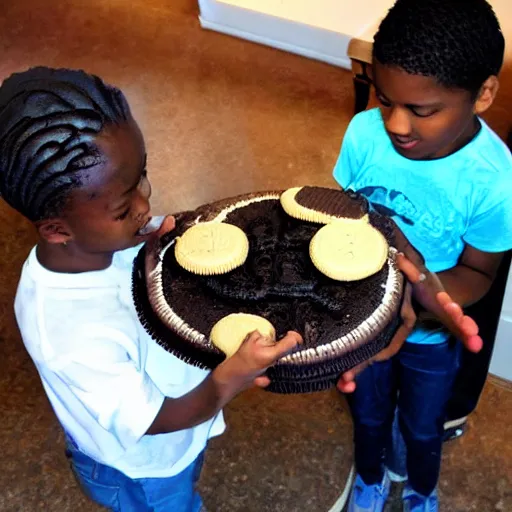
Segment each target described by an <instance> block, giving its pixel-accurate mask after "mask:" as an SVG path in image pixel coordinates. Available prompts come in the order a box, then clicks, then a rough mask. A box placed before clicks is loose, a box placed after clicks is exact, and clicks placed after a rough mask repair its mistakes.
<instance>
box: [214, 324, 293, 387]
mask: <svg viewBox="0 0 512 512" xmlns="http://www.w3.org/2000/svg"><path fill="white" fill-rule="evenodd" d="M300 343H302V337H301V336H300V334H299V333H297V332H294V331H290V332H288V333H287V334H286V336H285V337H284V338H282V339H281V340H280V341H277V342H275V341H273V340H272V339H270V338H268V337H266V336H262V335H261V334H260V333H259V332H257V331H255V332H253V333H251V334H249V335H248V336H247V338H245V340H244V342H243V343H242V345H241V346H240V348H239V349H238V351H237V352H236V353H235V354H234V355H233V356H232V357H230V358H229V359H226V360H225V361H224V362H223V363H222V364H221V365H219V367H218V368H217V369H216V370H214V374H216V375H215V377H216V381H217V383H218V384H220V385H222V386H229V387H230V388H232V392H233V393H234V394H236V393H238V392H240V391H242V390H243V389H246V388H248V387H250V386H251V385H253V384H254V385H256V386H259V387H266V386H268V385H269V384H270V380H269V378H268V377H267V376H265V375H263V374H264V373H265V370H266V369H267V368H268V367H269V366H272V365H273V364H274V363H275V362H277V361H278V360H279V359H281V357H284V356H286V355H287V354H290V353H291V352H293V350H294V349H295V348H296V347H297V345H298V344H300Z"/></svg>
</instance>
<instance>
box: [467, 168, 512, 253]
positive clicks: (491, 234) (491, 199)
mask: <svg viewBox="0 0 512 512" xmlns="http://www.w3.org/2000/svg"><path fill="white" fill-rule="evenodd" d="M480 198H481V199H480V201H479V203H478V205H477V206H476V208H475V209H474V213H473V215H472V217H471V219H470V221H469V224H468V228H467V230H466V233H465V235H464V241H465V242H466V243H467V244H469V245H471V246H472V247H474V248H475V249H478V250H479V251H484V252H505V251H508V250H510V249H512V176H510V177H509V179H501V180H495V181H494V182H493V183H492V186H490V185H488V186H483V187H481V188H480Z"/></svg>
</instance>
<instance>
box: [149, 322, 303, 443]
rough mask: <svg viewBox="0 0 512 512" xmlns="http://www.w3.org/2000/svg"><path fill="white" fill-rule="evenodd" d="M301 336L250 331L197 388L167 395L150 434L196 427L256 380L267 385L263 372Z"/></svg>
mask: <svg viewBox="0 0 512 512" xmlns="http://www.w3.org/2000/svg"><path fill="white" fill-rule="evenodd" d="M301 341H302V340H301V337H300V335H299V334H297V333H295V332H289V333H288V334H287V335H286V336H285V337H284V338H283V339H282V340H281V341H279V342H277V343H274V342H272V341H271V340H269V339H268V338H265V337H262V336H261V335H259V334H258V333H257V332H253V333H252V334H250V335H249V336H248V337H247V338H246V340H245V341H244V343H243V344H242V346H241V347H240V349H239V350H238V352H237V353H236V354H235V355H234V356H232V357H230V358H229V359H226V360H225V361H224V362H223V363H221V364H220V365H219V366H218V367H217V368H216V369H215V370H213V372H212V373H211V374H210V375H209V376H208V377H207V378H206V379H205V380H204V381H203V382H202V383H201V384H200V385H199V386H197V387H196V388H195V389H193V390H192V391H190V393H187V394H186V395H184V396H182V397H180V398H165V399H164V402H163V404H162V407H161V409H160V411H159V413H158V414H157V416H156V418H155V420H154V421H153V423H152V425H151V426H150V427H149V429H148V431H147V432H146V434H149V435H152V434H163V433H167V432H175V431H178V430H183V429H187V428H191V427H194V426H196V425H199V424H200V423H203V422H204V421H206V420H208V419H210V418H211V417H212V416H214V415H215V414H217V413H218V412H219V411H220V410H221V409H222V408H223V407H224V406H225V405H226V404H227V403H228V402H229V401H230V400H231V399H232V398H234V397H235V396H236V395H237V394H238V393H240V392H241V391H243V390H244V389H246V388H248V387H250V386H251V385H253V384H255V385H257V386H260V387H265V386H267V385H268V384H269V382H270V381H269V379H268V377H265V376H264V375H263V373H264V372H265V370H266V369H267V368H268V367H269V366H271V365H272V364H273V363H275V362H276V361H277V360H278V359H280V358H281V357H283V356H285V355H286V354H288V353H290V352H291V351H293V349H294V348H295V347H296V346H297V344H298V343H300V342H301Z"/></svg>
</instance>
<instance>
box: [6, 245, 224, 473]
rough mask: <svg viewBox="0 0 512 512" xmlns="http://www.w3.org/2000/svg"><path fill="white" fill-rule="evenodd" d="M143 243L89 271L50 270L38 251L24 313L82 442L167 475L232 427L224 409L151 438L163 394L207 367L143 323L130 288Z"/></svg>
mask: <svg viewBox="0 0 512 512" xmlns="http://www.w3.org/2000/svg"><path fill="white" fill-rule="evenodd" d="M138 249H139V248H138V247H137V248H133V249H129V250H126V251H122V252H119V253H116V254H115V256H114V259H113V262H112V265H111V266H110V267H109V268H108V269H106V270H102V271H98V272H86V273H82V274H59V273H55V272H50V271H48V270H46V269H45V268H44V267H43V266H42V265H41V264H40V263H39V262H38V260H37V256H36V250H35V249H33V250H32V252H31V254H30V256H29V257H28V259H27V261H26V262H25V265H24V267H23V271H22V274H21V279H20V282H19V285H18V292H17V295H16V301H15V312H16V318H17V321H18V325H19V328H20V331H21V335H22V338H23V341H24V343H25V346H26V348H27V350H28V352H29V354H30V355H31V357H32V359H33V360H34V363H35V365H36V367H37V369H38V371H39V374H40V376H41V380H42V382H43V386H44V388H45V390H46V393H47V394H48V398H49V399H50V402H51V404H52V406H53V409H54V410H55V413H56V414H57V417H58V419H59V420H60V422H61V424H62V426H63V427H64V429H65V431H66V432H68V434H69V435H70V436H71V437H72V438H73V439H74V441H75V442H76V444H77V445H78V447H79V449H80V450H81V451H82V452H84V453H85V454H87V455H89V456H90V457H92V458H93V459H95V460H96V461H98V462H101V463H103V464H107V465H109V466H112V467H114V468H116V469H118V470H119V471H122V472H123V473H125V474H126V475H128V476H129V477H130V478H159V477H168V476H173V475H176V474H178V473H180V472H181V471H182V470H184V469H185V468H186V467H187V466H188V465H189V464H191V463H192V462H193V461H194V460H195V458H196V457H197V456H198V454H199V453H200V452H201V451H202V450H203V449H204V448H205V446H206V443H207V441H208V439H209V438H210V437H213V436H215V435H219V434H221V433H222V432H223V431H224V428H225V425H224V420H223V417H222V413H219V414H218V415H217V416H216V417H215V418H212V419H211V420H209V421H206V422H205V423H203V424H201V425H198V426H197V427H194V428H190V429H187V430H181V431H179V432H172V433H169V434H160V435H154V436H146V435H144V433H145V432H146V431H147V429H148V428H149V426H150V425H151V424H152V423H153V420H154V419H155V417H156V415H157V413H158V411H159V410H160V407H161V405H162V402H163V400H164V398H165V397H166V396H168V397H173V398H176V397H179V396H182V395H184V394H185V393H187V392H188V391H190V390H192V389H193V388H195V387H196V386H197V385H198V384H199V383H200V382H201V381H202V380H203V379H204V378H205V376H206V375H207V372H206V371H204V370H200V369H198V368H195V367H193V366H190V365H188V364H186V363H184V362H183V361H181V360H179V359H178V358H177V357H175V356H173V355H172V354H170V353H168V352H167V351H165V350H164V349H163V348H162V347H160V346H159V345H158V344H157V343H156V342H155V341H154V340H153V339H152V338H151V337H150V336H149V335H148V334H147V333H146V332H145V330H144V328H143V327H142V325H141V324H140V322H139V321H138V317H137V313H136V311H135V307H134V305H133V300H132V294H131V269H132V263H133V259H134V257H135V255H136V254H137V251H138Z"/></svg>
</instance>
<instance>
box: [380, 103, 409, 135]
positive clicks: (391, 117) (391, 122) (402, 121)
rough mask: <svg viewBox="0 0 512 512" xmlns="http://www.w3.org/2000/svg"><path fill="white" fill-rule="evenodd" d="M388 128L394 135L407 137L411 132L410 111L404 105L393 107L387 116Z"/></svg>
mask: <svg viewBox="0 0 512 512" xmlns="http://www.w3.org/2000/svg"><path fill="white" fill-rule="evenodd" d="M385 124H386V129H387V131H388V132H390V133H392V134H394V135H401V136H403V137H406V136H408V135H410V134H411V122H410V119H409V111H408V110H407V109H405V108H402V107H398V106H396V107H392V108H390V109H389V112H388V113H387V116H386V118H385Z"/></svg>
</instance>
